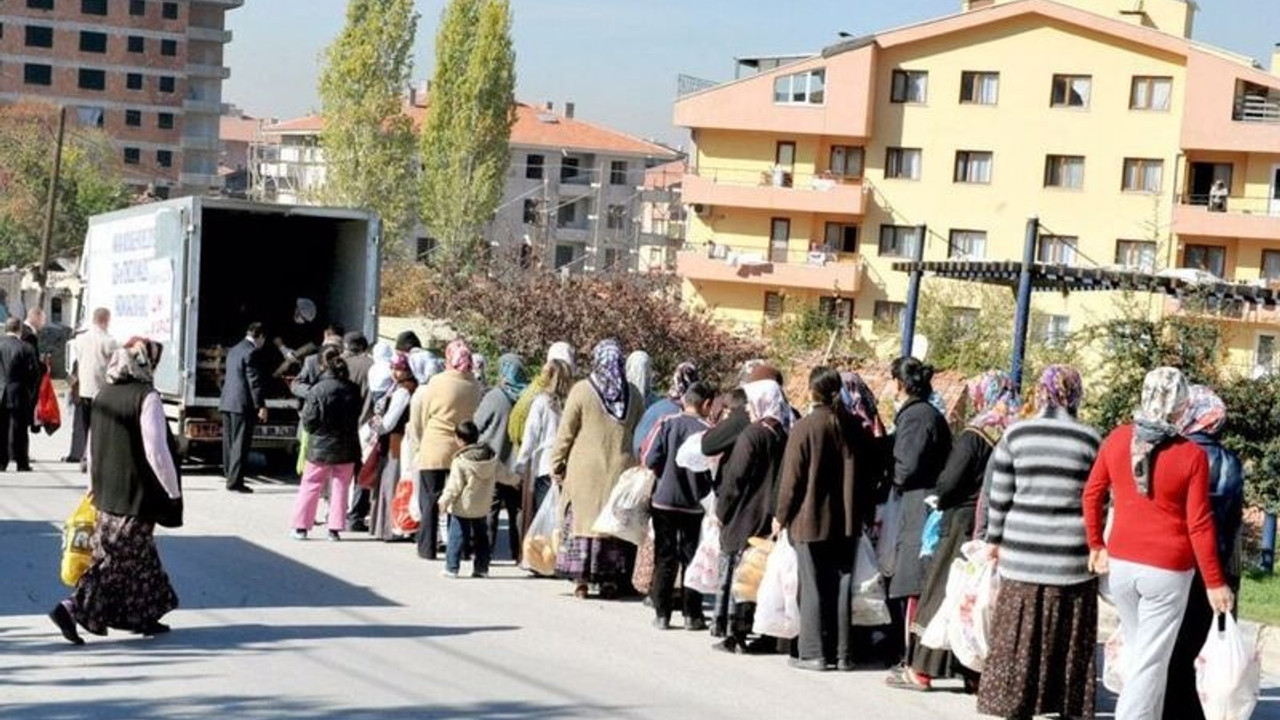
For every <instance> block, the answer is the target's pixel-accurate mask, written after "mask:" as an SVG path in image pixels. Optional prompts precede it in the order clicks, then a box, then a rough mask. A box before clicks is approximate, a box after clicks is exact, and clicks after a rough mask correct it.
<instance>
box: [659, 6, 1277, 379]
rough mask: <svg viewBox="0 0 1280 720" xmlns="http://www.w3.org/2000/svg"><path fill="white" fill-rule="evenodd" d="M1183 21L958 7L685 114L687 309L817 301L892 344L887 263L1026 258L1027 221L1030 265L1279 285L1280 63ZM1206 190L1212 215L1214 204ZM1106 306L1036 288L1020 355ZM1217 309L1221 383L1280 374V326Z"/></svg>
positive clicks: (900, 289)
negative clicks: (1033, 321)
mask: <svg viewBox="0 0 1280 720" xmlns="http://www.w3.org/2000/svg"><path fill="white" fill-rule="evenodd" d="M1207 9H1208V10H1209V11H1212V8H1207ZM1195 11H1196V6H1195V5H1193V4H1191V3H1189V2H1184V1H1183V0H1146V1H1145V2H1143V3H1140V4H1139V5H1138V9H1137V10H1135V9H1134V3H1132V2H1130V1H1128V0H981V1H980V0H970V2H967V3H966V4H965V7H964V9H963V10H962V12H960V13H959V14H956V15H953V16H948V17H943V18H939V19H936V20H932V21H928V22H924V23H920V24H917V25H912V26H909V27H905V28H899V29H894V30H887V31H884V32H880V33H876V34H873V35H869V36H866V37H862V38H852V39H849V40H846V41H844V42H841V43H838V44H836V45H833V46H831V47H828V48H826V49H825V50H823V51H822V52H821V53H820V54H816V55H814V56H811V57H808V58H806V59H802V60H799V61H795V62H790V63H786V64H782V65H780V66H779V67H776V68H774V69H771V70H769V71H766V72H760V73H758V74H756V75H752V76H750V77H746V78H743V79H740V80H737V81H734V82H730V83H727V84H723V85H719V86H716V87H713V88H710V89H706V90H702V91H699V92H694V93H691V94H688V95H686V96H683V97H681V98H680V99H678V100H677V102H676V105H675V121H676V124H677V125H681V126H684V127H688V128H689V129H690V131H691V133H692V138H693V143H694V146H695V151H694V152H693V154H692V157H691V158H690V168H689V173H688V175H687V176H686V177H685V180H684V187H683V196H684V201H685V202H686V203H688V204H689V206H690V208H691V212H690V222H689V242H688V244H687V245H686V250H684V251H683V252H681V254H680V256H679V259H678V271H679V272H680V273H681V275H682V276H683V278H684V291H685V297H686V301H687V302H689V303H691V304H694V305H701V306H705V307H708V308H710V309H712V310H713V311H714V313H715V314H716V315H717V316H718V317H719V318H721V319H722V320H723V321H724V322H725V323H726V325H729V326H733V327H738V328H740V329H742V330H744V331H750V332H758V331H759V330H760V328H761V327H762V325H763V324H764V323H766V322H767V321H768V319H769V318H772V317H777V316H781V315H784V314H787V313H789V312H794V311H795V309H796V308H797V307H800V306H804V305H812V304H817V305H818V306H819V307H821V308H822V309H824V310H826V311H827V312H829V313H831V314H832V315H833V317H835V318H836V319H837V320H838V321H840V322H843V323H845V324H847V325H848V326H850V327H851V328H853V327H856V328H857V330H858V331H859V332H860V333H861V334H862V335H863V336H864V337H869V338H872V339H875V338H885V337H892V336H894V335H896V333H897V331H898V327H899V322H900V318H901V314H902V311H903V305H904V302H905V298H906V287H907V277H906V275H905V274H903V273H901V272H898V271H896V270H894V269H893V265H894V263H897V262H901V261H903V260H910V259H913V258H914V257H916V256H917V255H918V254H919V255H921V256H922V257H923V258H924V259H925V260H945V259H957V260H959V259H963V260H1012V261H1020V260H1021V258H1022V249H1023V244H1024V234H1025V228H1026V224H1027V220H1028V219H1029V218H1031V217H1038V218H1039V220H1040V223H1041V229H1040V231H1039V235H1038V237H1037V247H1036V260H1037V262H1040V263H1046V264H1064V265H1083V266H1103V267H1117V266H1118V267H1123V268H1131V269H1138V270H1146V271H1161V270H1177V269H1183V270H1184V271H1185V270H1188V269H1199V270H1203V271H1206V272H1209V273H1212V274H1213V275H1214V276H1216V277H1217V278H1220V279H1223V280H1227V281H1242V282H1251V283H1259V284H1265V283H1275V282H1280V76H1277V75H1276V74H1272V73H1274V72H1275V71H1276V70H1277V69H1278V68H1277V67H1276V66H1275V64H1274V62H1273V66H1272V73H1267V72H1265V71H1263V70H1261V69H1260V66H1259V64H1257V63H1255V62H1253V61H1252V60H1251V59H1249V58H1246V57H1242V56H1239V55H1236V54H1234V53H1231V52H1228V51H1225V50H1220V49H1217V48H1213V47H1209V46H1207V45H1204V44H1201V43H1198V42H1195V41H1192V40H1190V39H1189V38H1190V34H1191V25H1192V21H1193V19H1194V13H1195ZM1216 180H1223V181H1224V184H1225V188H1226V190H1225V194H1226V197H1225V199H1222V198H1220V197H1217V196H1220V195H1222V194H1223V191H1222V190H1221V189H1220V190H1218V191H1217V192H1216V196H1215V197H1213V198H1211V195H1213V194H1214V193H1215V191H1214V189H1213V188H1214V181H1216ZM1211 200H1212V206H1211ZM922 245H923V247H922ZM925 282H927V283H938V284H940V285H943V286H947V287H949V288H950V290H951V292H950V293H949V294H950V296H951V297H954V298H955V301H954V302H955V307H956V309H957V311H958V316H959V317H963V316H964V313H965V312H977V310H978V307H977V303H976V302H975V299H974V298H975V293H973V292H972V289H973V288H972V286H963V285H960V284H957V283H953V281H946V280H939V279H932V278H931V279H927V280H926V281H925ZM1116 305H1117V298H1116V297H1115V296H1114V295H1113V294H1109V293H1078V294H1059V293H1041V294H1037V297H1036V299H1035V308H1036V310H1038V311H1039V313H1040V314H1041V317H1043V318H1044V319H1045V321H1044V322H1042V323H1041V324H1040V326H1039V327H1038V328H1037V333H1038V337H1037V338H1035V340H1037V341H1040V342H1054V341H1056V340H1057V339H1058V338H1060V337H1061V336H1062V335H1064V334H1065V333H1068V332H1070V331H1073V330H1077V329H1080V328H1082V327H1084V326H1086V325H1089V324H1092V323H1094V322H1096V321H1098V320H1102V319H1106V318H1108V317H1114V316H1115V313H1116V312H1117V310H1116ZM1148 305H1149V307H1150V309H1151V312H1153V313H1160V312H1189V311H1191V308H1189V307H1183V306H1182V305H1179V304H1178V303H1176V302H1172V301H1170V302H1166V301H1165V300H1164V299H1163V298H1150V299H1149V302H1148ZM1214 310H1215V312H1216V315H1217V317H1219V318H1220V319H1223V320H1224V322H1226V323H1227V324H1228V328H1229V333H1228V334H1229V336H1230V338H1231V345H1230V348H1229V361H1230V362H1231V363H1232V364H1233V365H1234V366H1236V367H1237V368H1238V369H1239V370H1241V371H1242V372H1249V371H1255V370H1258V369H1264V370H1269V369H1271V368H1273V367H1274V366H1275V364H1276V361H1277V360H1280V354H1278V353H1280V348H1277V342H1278V340H1277V338H1280V320H1278V319H1277V318H1276V317H1274V313H1272V312H1269V311H1263V312H1258V311H1252V310H1247V309H1242V308H1226V309H1225V310H1226V312H1223V310H1224V309H1223V308H1215V309H1214Z"/></svg>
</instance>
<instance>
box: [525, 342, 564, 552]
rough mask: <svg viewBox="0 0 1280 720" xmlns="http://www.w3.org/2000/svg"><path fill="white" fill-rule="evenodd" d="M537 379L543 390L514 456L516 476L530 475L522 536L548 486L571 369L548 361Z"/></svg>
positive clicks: (557, 362)
mask: <svg viewBox="0 0 1280 720" xmlns="http://www.w3.org/2000/svg"><path fill="white" fill-rule="evenodd" d="M539 380H540V385H541V386H542V388H543V390H542V392H539V393H538V394H537V396H535V397H534V399H533V404H532V405H531V406H530V408H529V420H528V422H526V423H525V426H524V438H523V439H522V441H521V443H520V451H519V454H518V455H517V457H516V476H517V477H520V478H522V479H527V478H531V481H526V482H525V492H524V498H523V499H524V507H523V510H522V512H521V513H520V520H521V522H520V535H521V537H524V535H525V533H526V532H527V531H528V530H529V523H531V522H533V516H534V515H535V514H537V512H538V508H541V507H542V501H543V500H544V499H546V497H547V493H548V492H549V491H550V490H551V450H552V448H553V447H554V446H555V442H556V433H557V432H558V431H559V430H560V416H561V415H562V414H563V412H564V403H565V400H566V399H568V397H569V391H570V390H572V389H573V373H572V371H570V370H569V364H568V363H566V362H565V361H563V360H551V361H550V362H548V363H547V365H546V367H544V368H543V369H542V376H541V377H540V378H539Z"/></svg>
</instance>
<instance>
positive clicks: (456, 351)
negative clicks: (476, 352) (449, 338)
mask: <svg viewBox="0 0 1280 720" xmlns="http://www.w3.org/2000/svg"><path fill="white" fill-rule="evenodd" d="M473 366H474V362H473V360H472V357H471V348H470V347H468V346H467V343H466V341H465V340H454V341H453V342H451V343H449V345H448V347H446V348H445V349H444V367H445V369H446V370H456V371H457V372H460V373H465V374H470V373H471V368H472V367H473Z"/></svg>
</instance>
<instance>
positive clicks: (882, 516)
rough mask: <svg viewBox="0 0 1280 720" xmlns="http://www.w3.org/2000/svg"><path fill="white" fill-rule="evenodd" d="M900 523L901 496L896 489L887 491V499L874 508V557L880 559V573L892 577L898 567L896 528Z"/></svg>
mask: <svg viewBox="0 0 1280 720" xmlns="http://www.w3.org/2000/svg"><path fill="white" fill-rule="evenodd" d="M901 524H902V496H900V495H898V492H897V491H896V490H890V491H889V499H888V500H886V501H885V502H884V503H883V504H881V505H880V506H878V507H877V508H876V525H877V526H878V527H879V528H880V531H879V533H877V535H876V559H877V560H879V561H880V574H881V575H883V576H884V577H887V578H891V577H893V573H894V571H895V570H896V569H897V567H898V528H899V527H901Z"/></svg>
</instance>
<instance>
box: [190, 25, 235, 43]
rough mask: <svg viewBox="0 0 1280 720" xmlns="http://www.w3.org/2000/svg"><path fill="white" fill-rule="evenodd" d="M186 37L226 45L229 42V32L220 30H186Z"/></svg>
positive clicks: (196, 28)
mask: <svg viewBox="0 0 1280 720" xmlns="http://www.w3.org/2000/svg"><path fill="white" fill-rule="evenodd" d="M187 37H188V38H189V39H191V40H196V41H203V42H213V43H222V44H224V45H225V44H226V43H229V42H231V31H230V30H223V29H222V28H211V27H199V26H196V25H192V26H191V27H189V28H187Z"/></svg>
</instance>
